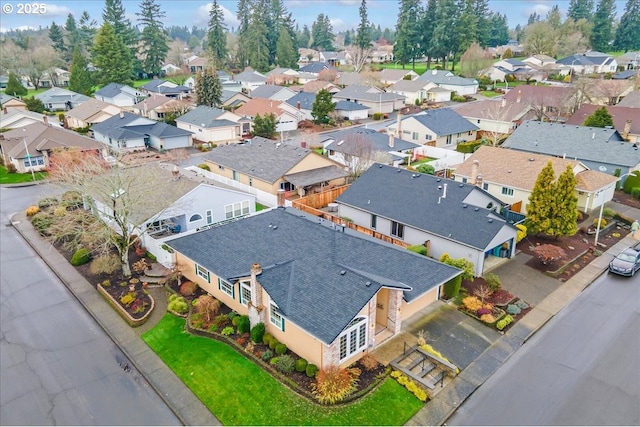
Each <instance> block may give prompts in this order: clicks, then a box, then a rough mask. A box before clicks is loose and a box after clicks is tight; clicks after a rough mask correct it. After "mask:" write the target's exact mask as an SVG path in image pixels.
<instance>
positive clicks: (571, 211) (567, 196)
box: [545, 165, 578, 237]
mask: <svg viewBox="0 0 640 427" xmlns="http://www.w3.org/2000/svg"><path fill="white" fill-rule="evenodd" d="M575 190H576V177H575V175H574V174H573V168H572V167H571V166H570V165H567V168H566V169H565V171H564V172H562V173H561V174H560V176H559V177H558V180H557V181H556V183H555V185H554V191H553V196H552V197H553V199H552V204H551V207H552V209H551V221H550V225H549V228H548V230H547V231H546V232H545V233H546V234H548V235H549V236H553V237H559V236H573V235H574V234H576V233H577V232H578V197H577V196H576V193H575Z"/></svg>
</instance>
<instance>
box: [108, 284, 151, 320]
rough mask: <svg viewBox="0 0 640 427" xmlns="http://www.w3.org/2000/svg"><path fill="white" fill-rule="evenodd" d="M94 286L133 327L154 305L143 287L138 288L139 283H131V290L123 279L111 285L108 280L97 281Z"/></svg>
mask: <svg viewBox="0 0 640 427" xmlns="http://www.w3.org/2000/svg"><path fill="white" fill-rule="evenodd" d="M136 280H137V279H136ZM96 288H97V290H98V292H99V293H100V295H102V296H103V297H104V298H105V299H106V300H107V301H108V302H109V304H110V305H111V306H112V307H114V308H115V309H116V312H117V313H118V314H119V315H120V316H121V317H122V318H123V319H124V320H125V321H126V322H127V323H128V324H129V325H130V326H133V327H136V326H140V325H143V324H144V323H145V322H146V321H147V320H148V319H149V317H150V316H151V312H152V311H153V308H154V307H155V301H154V300H153V297H152V296H151V295H149V293H148V292H147V291H146V290H145V289H140V285H137V286H136V284H133V290H132V287H130V284H129V283H128V282H125V281H123V282H120V283H119V284H118V285H113V284H112V283H111V282H110V281H109V280H105V281H103V282H102V283H98V284H97V286H96Z"/></svg>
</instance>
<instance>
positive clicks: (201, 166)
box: [198, 163, 211, 171]
mask: <svg viewBox="0 0 640 427" xmlns="http://www.w3.org/2000/svg"><path fill="white" fill-rule="evenodd" d="M198 167H199V168H200V169H204V170H206V171H210V170H211V169H210V168H209V165H208V164H206V163H200V164H199V165H198Z"/></svg>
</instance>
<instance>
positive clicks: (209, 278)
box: [207, 270, 211, 283]
mask: <svg viewBox="0 0 640 427" xmlns="http://www.w3.org/2000/svg"><path fill="white" fill-rule="evenodd" d="M207 283H211V273H209V270H207Z"/></svg>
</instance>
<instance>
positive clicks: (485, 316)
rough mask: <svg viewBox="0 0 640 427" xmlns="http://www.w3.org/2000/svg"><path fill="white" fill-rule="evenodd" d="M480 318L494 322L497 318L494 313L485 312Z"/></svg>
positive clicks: (486, 321) (487, 321) (485, 321)
mask: <svg viewBox="0 0 640 427" xmlns="http://www.w3.org/2000/svg"><path fill="white" fill-rule="evenodd" d="M480 320H481V321H483V322H484V323H493V322H495V321H496V318H495V317H494V315H493V314H483V315H482V316H480Z"/></svg>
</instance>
